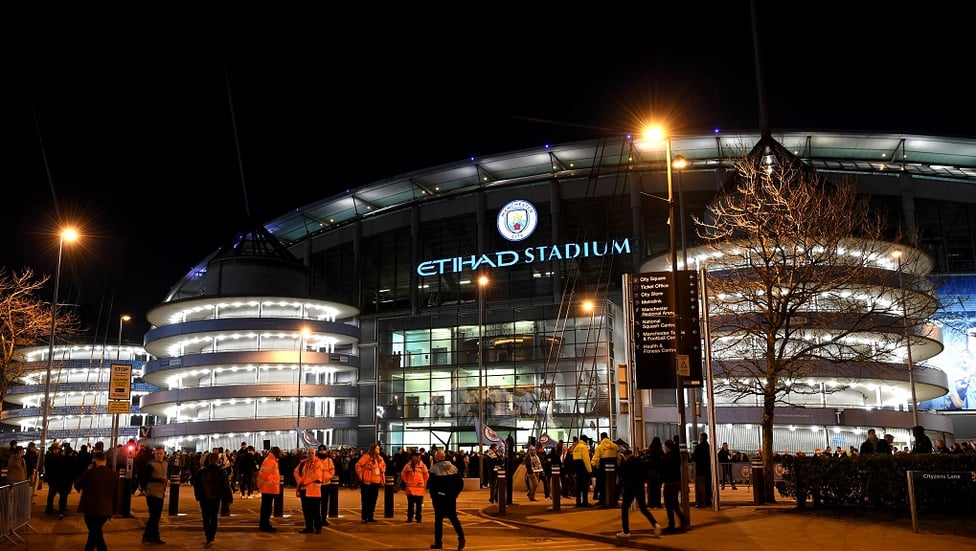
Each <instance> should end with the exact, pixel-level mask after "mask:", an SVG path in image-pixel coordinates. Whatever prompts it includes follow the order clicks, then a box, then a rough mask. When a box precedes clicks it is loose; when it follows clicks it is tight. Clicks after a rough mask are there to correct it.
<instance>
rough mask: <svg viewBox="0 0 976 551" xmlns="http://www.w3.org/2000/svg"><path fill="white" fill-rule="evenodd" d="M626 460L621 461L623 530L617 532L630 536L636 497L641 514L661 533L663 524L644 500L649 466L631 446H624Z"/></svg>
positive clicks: (621, 519)
mask: <svg viewBox="0 0 976 551" xmlns="http://www.w3.org/2000/svg"><path fill="white" fill-rule="evenodd" d="M623 456H624V460H623V461H622V462H621V463H620V480H621V482H622V484H621V485H622V486H623V493H624V499H623V503H621V505H620V524H621V528H623V530H622V531H620V532H618V533H617V537H618V538H629V537H630V504H631V503H632V502H633V501H634V500H635V499H636V500H637V508H638V509H639V510H640V512H641V514H642V515H644V517H645V518H646V519H647V520H648V521H650V523H651V527H652V528H654V535H655V536H660V535H661V526H660V525H659V524H658V523H657V520H656V519H655V518H654V515H652V514H651V512H650V511H648V510H647V502H646V501H645V500H644V483H645V482H647V467H646V466H645V465H644V462H643V461H641V459H640V458H639V457H637V456H636V455H634V452H633V451H632V450H631V449H630V448H624V451H623Z"/></svg>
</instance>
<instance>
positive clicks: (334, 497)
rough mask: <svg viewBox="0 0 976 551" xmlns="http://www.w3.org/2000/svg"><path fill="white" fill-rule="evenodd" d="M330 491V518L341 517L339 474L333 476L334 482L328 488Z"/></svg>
mask: <svg viewBox="0 0 976 551" xmlns="http://www.w3.org/2000/svg"><path fill="white" fill-rule="evenodd" d="M327 491H328V492H329V518H338V517H339V475H335V476H333V477H332V484H329V487H328V489H327Z"/></svg>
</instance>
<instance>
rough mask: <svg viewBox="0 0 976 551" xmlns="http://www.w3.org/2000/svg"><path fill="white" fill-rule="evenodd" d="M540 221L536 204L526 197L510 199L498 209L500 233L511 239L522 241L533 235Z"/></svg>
mask: <svg viewBox="0 0 976 551" xmlns="http://www.w3.org/2000/svg"><path fill="white" fill-rule="evenodd" d="M538 221H539V214H538V212H537V211H536V210H535V205H533V204H532V203H530V202H528V201H526V200H524V199H517V200H515V201H510V202H509V203H508V204H506V205H505V206H504V207H502V210H500V211H498V233H499V234H500V235H501V236H502V237H504V238H505V239H507V240H509V241H522V240H523V239H526V238H528V237H529V236H530V235H532V232H534V231H535V227H536V224H538Z"/></svg>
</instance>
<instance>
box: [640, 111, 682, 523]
mask: <svg viewBox="0 0 976 551" xmlns="http://www.w3.org/2000/svg"><path fill="white" fill-rule="evenodd" d="M644 135H645V136H646V137H648V138H650V139H657V140H661V139H663V140H664V152H665V163H666V165H667V176H668V243H669V248H670V249H671V304H672V309H673V310H674V355H675V365H672V366H671V368H672V369H674V370H675V380H676V382H677V387H678V389H677V390H678V392H677V398H678V438H680V439H681V440H682V441H681V442H678V449H679V450H680V454H681V504H682V509H684V513H685V517H686V518H689V519H690V518H691V517H690V516H689V506H688V505H689V504H688V444H687V443H686V442H687V440H688V436H687V434H686V432H687V429H686V427H685V388H684V377H683V376H682V375H681V373H679V372H678V366H677V359H678V358H677V356H678V354H679V353H680V351H681V331H680V330H679V328H678V235H677V233H678V225H677V224H676V223H675V222H676V221H677V218H678V217H677V212H675V206H676V205H675V201H674V176H673V174H672V163H673V162H674V160H673V159H672V158H671V136H668V135H666V134H665V133H664V131H663V130H662V129H660V128H649V129H647V130H645V132H644Z"/></svg>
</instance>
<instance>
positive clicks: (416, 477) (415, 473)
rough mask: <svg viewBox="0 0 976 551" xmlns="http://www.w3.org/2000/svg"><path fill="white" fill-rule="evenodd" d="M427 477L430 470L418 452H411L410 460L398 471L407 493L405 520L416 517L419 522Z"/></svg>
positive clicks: (411, 519) (408, 520) (409, 520)
mask: <svg viewBox="0 0 976 551" xmlns="http://www.w3.org/2000/svg"><path fill="white" fill-rule="evenodd" d="M429 478H430V471H429V470H428V469H427V465H424V462H423V461H422V460H421V457H420V452H418V451H415V452H412V453H411V454H410V462H409V463H407V464H406V465H404V466H403V470H402V471H400V480H401V481H402V482H403V485H404V488H405V490H404V491H405V492H406V493H407V522H412V521H413V519H417V523H418V524H419V523H420V519H421V514H422V513H423V509H424V491H425V490H426V489H427V480H428V479H429Z"/></svg>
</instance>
